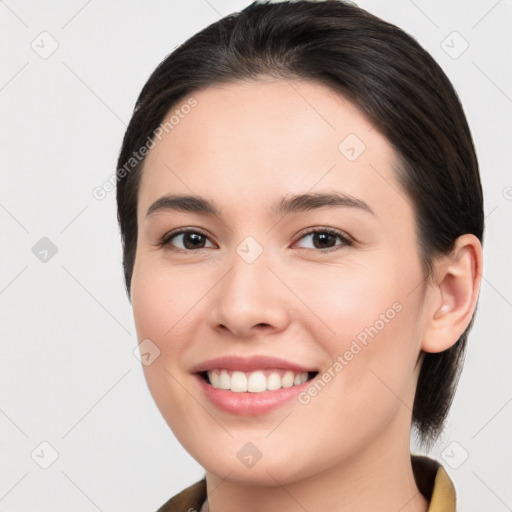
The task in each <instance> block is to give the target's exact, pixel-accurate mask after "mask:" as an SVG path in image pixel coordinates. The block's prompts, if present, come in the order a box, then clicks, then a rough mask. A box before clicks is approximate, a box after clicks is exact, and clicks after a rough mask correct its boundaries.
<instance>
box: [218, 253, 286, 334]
mask: <svg viewBox="0 0 512 512" xmlns="http://www.w3.org/2000/svg"><path fill="white" fill-rule="evenodd" d="M289 301H290V293H289V292H288V293H287V289H286V287H285V286H284V284H283V282H282V281H280V280H279V278H278V277H276V271H275V270H271V269H270V268H269V267H268V266H267V261H266V259H265V258H264V257H263V256H260V257H259V258H258V259H257V260H256V261H255V262H252V263H247V262H246V261H244V260H243V259H242V258H240V257H238V256H236V257H235V258H234V261H233V264H232V266H231V268H230V270H229V271H228V272H227V273H226V274H225V275H224V277H223V278H222V279H221V281H220V282H219V283H218V284H217V286H215V288H214V289H213V290H212V297H211V298H210V304H209V305H210V306H211V309H210V314H209V323H210V326H211V327H212V328H213V329H215V330H217V331H219V332H221V334H223V335H224V336H225V335H226V334H229V335H230V336H232V337H233V338H237V339H247V338H251V337H253V336H255V335H258V334H262V333H264V332H265V333H267V334H271V333H273V332H280V331H283V330H285V329H286V327H287V326H288V324H289V323H290V308H289Z"/></svg>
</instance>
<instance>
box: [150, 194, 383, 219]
mask: <svg viewBox="0 0 512 512" xmlns="http://www.w3.org/2000/svg"><path fill="white" fill-rule="evenodd" d="M325 207H349V208H357V209H359V210H362V211H365V212H368V213H371V214H372V215H375V213H374V211H373V210H372V209H371V208H370V206H369V205H368V204H367V203H365V202H364V201H362V200H361V199H357V198H355V197H353V196H350V195H346V194H340V193H307V194H298V195H293V196H291V197H283V198H282V199H281V200H280V201H278V202H277V203H276V204H274V206H273V207H272V210H271V212H272V214H273V215H275V216H281V215H282V216H284V215H287V214H289V213H298V212H306V211H311V210H316V209H319V208H325ZM159 211H184V212H192V213H201V214H205V215H214V216H216V217H221V216H222V213H221V209H220V208H219V207H218V206H217V205H216V204H215V203H214V202H213V201H209V200H208V199H205V198H204V197H201V196H196V195H179V194H172V195H165V196H162V197H160V198H159V199H157V200H156V201H155V202H154V203H153V204H152V205H151V206H150V207H149V208H148V211H147V213H146V217H148V216H150V215H152V214H154V213H156V212H159Z"/></svg>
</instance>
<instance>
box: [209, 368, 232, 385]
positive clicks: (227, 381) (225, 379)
mask: <svg viewBox="0 0 512 512" xmlns="http://www.w3.org/2000/svg"><path fill="white" fill-rule="evenodd" d="M210 382H211V379H210ZM212 386H213V384H212ZM217 387H218V388H219V389H229V388H231V377H230V376H229V373H228V372H227V371H226V370H222V371H221V372H220V376H219V382H218V386H217Z"/></svg>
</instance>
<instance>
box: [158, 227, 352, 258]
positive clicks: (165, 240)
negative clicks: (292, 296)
mask: <svg viewBox="0 0 512 512" xmlns="http://www.w3.org/2000/svg"><path fill="white" fill-rule="evenodd" d="M187 233H191V234H196V235H201V236H203V237H205V238H208V235H207V234H206V233H204V232H203V231H201V230H200V229H198V228H194V229H179V230H178V231H174V232H172V233H169V234H166V235H164V236H163V237H162V239H161V240H160V241H159V242H158V243H157V244H156V245H157V246H159V247H165V246H171V243H170V242H171V240H172V239H173V238H174V237H176V236H178V235H182V234H187ZM314 233H322V234H323V233H327V234H329V235H333V236H336V237H338V238H339V239H340V240H341V242H342V244H340V245H335V246H334V247H329V248H327V249H311V248H307V247H301V249H303V250H306V251H313V252H321V253H326V252H332V251H337V250H339V249H341V248H343V247H351V246H353V245H354V240H352V239H351V238H350V237H349V236H348V235H347V234H346V233H344V232H342V231H339V230H337V229H334V228H327V227H326V228H309V229H307V230H306V231H304V232H303V233H301V235H300V236H299V237H298V238H297V240H296V241H295V242H294V244H295V243H297V242H299V241H300V240H302V239H303V238H305V237H306V236H308V235H311V234H314ZM200 249H209V247H200V248H199V249H179V248H176V247H173V248H172V249H171V250H173V251H177V252H195V251H198V250H200Z"/></svg>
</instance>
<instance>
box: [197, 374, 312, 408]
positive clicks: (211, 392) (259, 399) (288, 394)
mask: <svg viewBox="0 0 512 512" xmlns="http://www.w3.org/2000/svg"><path fill="white" fill-rule="evenodd" d="M196 377H197V379H198V380H199V384H200V386H201V387H202V388H203V390H204V392H205V394H206V396H207V398H208V399H209V400H210V401H211V402H212V403H213V404H214V405H216V406H217V407H219V408H220V409H223V410H224V411H226V412H230V413H232V414H239V415H242V416H256V415H258V414H264V413H266V412H269V411H272V410H274V409H277V408H279V407H281V406H282V405H284V404H286V403H287V402H290V401H291V400H293V399H294V398H296V397H297V395H298V394H299V393H301V392H302V391H304V390H305V389H306V388H308V387H309V385H310V384H311V380H308V381H306V382H304V383H303V384H299V385H298V386H291V387H289V388H281V389H276V390H275V391H263V392H261V393H250V392H242V393H235V392H233V391H229V390H226V389H217V388H214V387H213V386H212V385H211V384H208V383H207V382H206V381H205V380H204V379H203V378H202V377H201V376H200V375H198V374H196Z"/></svg>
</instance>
